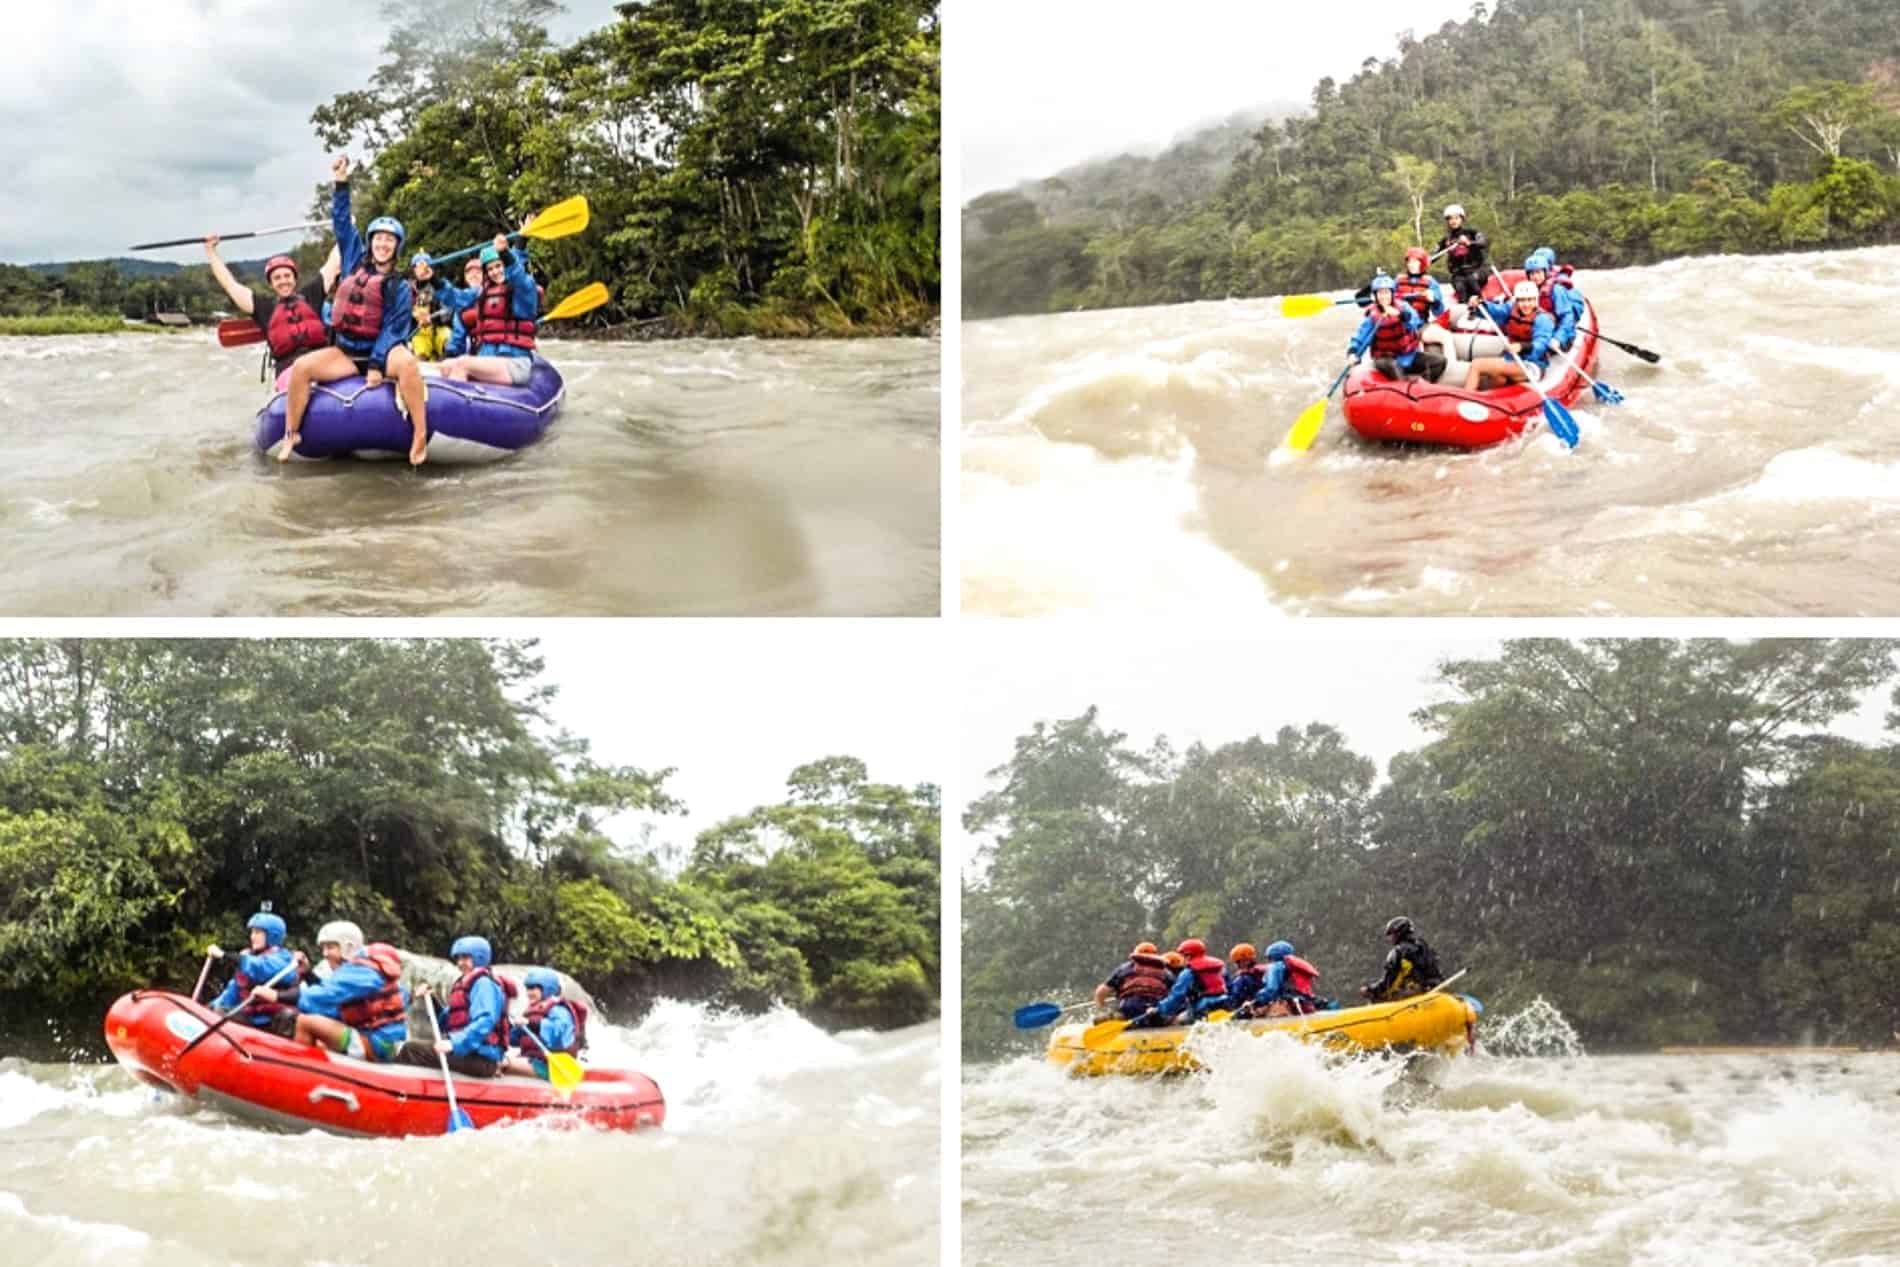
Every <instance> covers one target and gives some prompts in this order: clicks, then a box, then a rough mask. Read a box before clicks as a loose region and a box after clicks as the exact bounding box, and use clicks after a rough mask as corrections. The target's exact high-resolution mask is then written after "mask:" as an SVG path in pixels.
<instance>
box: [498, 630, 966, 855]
mask: <svg viewBox="0 0 1900 1267" xmlns="http://www.w3.org/2000/svg"><path fill="white" fill-rule="evenodd" d="M534 636H536V637H537V638H539V640H540V650H541V654H542V657H543V658H544V659H545V660H546V662H547V671H546V673H545V674H544V675H543V676H544V680H545V681H548V682H551V683H554V684H557V685H559V686H560V688H561V691H560V694H559V695H558V696H557V697H556V699H555V703H554V705H553V707H552V709H551V710H550V711H551V712H552V713H553V715H554V718H555V720H556V721H558V722H559V723H560V724H561V725H562V726H564V727H566V728H567V729H568V730H569V731H571V732H573V733H574V734H577V735H580V736H582V737H583V738H586V739H587V740H589V741H590V742H591V744H592V755H593V756H594V758H595V759H596V760H598V761H600V762H602V763H604V764H617V765H632V766H638V767H640V768H642V769H647V770H653V769H658V768H660V767H664V766H669V765H670V766H677V767H678V773H677V774H675V775H673V776H672V777H671V778H669V779H668V780H667V783H666V787H667V789H668V790H669V791H670V792H672V793H673V795H675V796H677V797H678V798H680V799H681V800H683V801H685V802H686V804H687V807H688V809H689V811H690V813H689V814H688V815H687V816H686V817H685V818H683V819H682V818H679V817H677V816H670V815H669V816H664V817H653V818H652V819H651V821H653V822H654V823H656V824H657V825H658V834H657V836H656V838H655V839H656V843H657V842H670V843H673V844H683V845H685V846H687V847H688V848H690V847H691V844H692V839H693V837H694V835H696V834H697V833H698V832H700V831H703V830H704V829H706V828H708V827H711V826H713V825H714V824H715V823H717V822H719V821H720V820H722V819H725V818H729V817H731V816H733V815H735V814H743V813H745V812H747V811H748V810H751V809H754V808H756V807H757V806H760V805H769V804H772V803H774V802H776V801H779V800H782V799H783V797H784V792H785V776H786V775H788V774H790V773H791V772H792V769H793V768H794V767H795V766H799V765H802V764H804V763H805V762H807V761H815V760H817V759H819V758H820V757H828V756H853V757H857V758H859V759H861V760H862V761H864V763H865V764H866V765H867V766H868V767H869V772H870V777H871V778H872V779H873V780H874V781H876V782H879V783H900V784H914V783H926V782H928V783H938V784H941V783H942V782H943V777H944V776H943V770H944V767H945V765H946V763H947V762H948V760H949V755H950V753H951V751H952V743H951V738H950V736H951V730H950V727H949V725H947V724H946V723H945V722H944V720H943V718H944V716H945V712H946V710H947V709H948V708H949V698H948V696H947V695H946V694H945V693H944V691H943V687H942V682H943V674H941V673H938V672H933V671H929V670H928V669H927V667H920V666H928V665H929V664H931V663H932V662H934V661H935V660H937V659H939V658H941V657H942V656H943V655H944V654H945V650H946V645H947V644H946V643H945V642H944V640H943V638H942V636H941V630H940V628H939V627H938V624H937V622H935V621H846V622H838V621H787V620H764V621H761V620H733V621H585V622H570V623H567V624H563V625H562V626H561V627H559V628H558V629H556V630H555V631H554V632H552V633H549V632H544V631H542V630H539V629H537V630H535V631H534ZM637 830H638V822H637V821H631V822H616V823H615V824H613V827H612V830H610V832H609V834H610V835H612V836H613V837H614V838H615V839H616V840H620V841H621V842H622V843H629V842H631V841H632V840H633V839H634V838H635V836H636V835H637Z"/></svg>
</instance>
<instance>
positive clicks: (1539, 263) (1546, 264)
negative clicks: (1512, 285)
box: [1524, 251, 1550, 273]
mask: <svg viewBox="0 0 1900 1267" xmlns="http://www.w3.org/2000/svg"><path fill="white" fill-rule="evenodd" d="M1524 271H1525V272H1527V273H1548V272H1549V271H1550V261H1549V260H1546V259H1545V258H1544V253H1543V252H1542V251H1539V252H1538V253H1537V254H1535V255H1533V256H1531V257H1530V258H1529V259H1527V260H1525V261H1524Z"/></svg>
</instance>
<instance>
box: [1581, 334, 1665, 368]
mask: <svg viewBox="0 0 1900 1267" xmlns="http://www.w3.org/2000/svg"><path fill="white" fill-rule="evenodd" d="M1597 338H1599V339H1601V340H1602V341H1603V342H1605V343H1607V344H1609V345H1610V346H1611V347H1613V348H1622V349H1623V350H1624V351H1625V352H1628V353H1629V354H1630V355H1631V356H1640V357H1642V358H1643V359H1644V360H1645V361H1648V362H1649V363H1650V364H1651V365H1657V364H1660V363H1661V361H1662V353H1660V352H1651V351H1650V350H1649V349H1648V348H1639V347H1637V346H1636V345H1635V344H1634V343H1625V342H1623V340H1621V339H1612V338H1611V337H1610V336H1609V335H1607V334H1605V333H1603V331H1601V330H1599V331H1597Z"/></svg>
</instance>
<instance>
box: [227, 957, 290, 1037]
mask: <svg viewBox="0 0 1900 1267" xmlns="http://www.w3.org/2000/svg"><path fill="white" fill-rule="evenodd" d="M269 984H270V979H269V978H268V977H267V978H265V979H264V980H262V981H253V980H251V974H250V973H248V972H246V971H244V960H243V959H241V958H240V959H239V960H238V970H237V987H238V999H239V1001H240V1002H242V1001H243V1000H245V999H248V998H250V997H251V990H252V989H253V988H255V987H257V986H260V985H269ZM291 984H292V985H295V984H296V982H295V981H292V982H291ZM295 1010H296V1009H295V1008H294V1007H293V1006H292V1005H290V1004H287V1003H282V1002H277V1003H266V1002H264V1000H262V999H257V1000H254V1001H253V1002H252V1003H251V1011H250V1014H251V1016H252V1018H253V1022H252V1023H253V1024H261V1023H263V1022H264V1021H266V1020H268V1019H269V1018H271V1017H273V1016H275V1015H277V1014H278V1013H279V1012H289V1011H295Z"/></svg>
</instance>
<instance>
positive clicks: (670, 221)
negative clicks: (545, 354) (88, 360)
mask: <svg viewBox="0 0 1900 1267" xmlns="http://www.w3.org/2000/svg"><path fill="white" fill-rule="evenodd" d="M560 8H561V6H559V5H558V4H555V3H552V2H551V0H486V2H485V3H482V4H479V5H465V4H458V5H424V6H421V7H420V9H418V10H392V13H410V14H412V16H410V17H408V19H407V20H406V21H403V22H401V23H400V24H399V25H397V26H396V27H395V28H394V29H393V30H392V31H391V33H390V35H389V38H388V40H387V42H386V43H385V45H384V47H383V54H382V60H381V63H380V64H379V65H378V66H377V68H376V70H375V72H374V74H373V75H372V76H371V77H370V80H369V82H368V83H366V84H365V85H364V86H363V87H362V88H360V89H357V90H354V91H350V92H346V93H343V94H341V95H339V96H337V97H336V98H335V99H334V100H332V101H329V102H327V103H324V104H322V105H320V106H318V107H317V108H316V110H315V112H314V113H313V115H312V116H311V122H312V123H313V124H314V125H315V128H316V132H317V135H318V136H319V137H320V138H321V139H322V141H323V143H324V144H325V145H326V146H327V147H329V148H330V149H331V150H333V151H334V152H346V151H347V152H349V153H352V154H353V155H364V154H367V155H368V164H369V165H368V168H367V170H359V171H358V172H357V173H356V174H355V175H354V177H353V194H354V202H355V211H356V214H357V218H358V221H359V222H360V223H367V221H368V219H369V218H370V217H371V216H375V215H393V216H396V217H397V218H399V219H400V220H402V221H403V224H404V226H405V227H406V228H407V229H408V232H409V239H408V246H407V248H406V250H407V251H411V252H413V251H415V250H429V251H434V252H436V253H438V254H442V253H446V252H448V251H451V250H456V249H459V248H462V247H465V246H468V245H470V244H471V243H478V242H480V241H482V240H483V239H485V238H488V237H492V236H493V235H494V234H495V233H496V232H497V231H498V230H499V229H503V228H506V229H509V230H513V229H514V228H516V227H517V226H518V225H519V224H520V223H521V221H522V220H523V219H524V218H525V217H527V216H528V215H530V214H532V213H534V212H535V211H538V210H540V209H542V208H544V207H548V206H551V205H553V204H554V203H557V202H560V201H562V200H563V199H565V198H569V197H571V196H573V195H576V194H582V195H585V196H586V198H587V200H588V203H589V206H590V207H591V209H592V223H591V225H590V227H589V228H588V229H587V231H586V232H585V233H582V234H579V235H577V236H574V237H568V238H563V239H560V240H558V241H547V242H537V243H534V244H532V251H531V258H532V261H533V267H534V270H535V272H536V273H537V274H539V276H540V278H541V280H542V281H543V282H544V283H545V284H546V287H547V291H548V294H549V298H550V302H551V303H552V302H558V301H559V300H560V299H561V298H562V297H564V296H566V295H567V294H569V293H571V292H573V291H575V290H578V289H579V288H580V287H582V286H584V285H586V284H588V283H590V282H595V281H599V282H604V283H605V284H606V285H607V287H608V289H609V291H610V292H611V294H612V302H611V303H610V304H609V306H608V307H607V308H605V309H602V310H600V311H599V312H597V313H595V314H593V316H591V317H590V318H589V319H588V323H590V324H595V325H600V324H620V325H626V324H629V323H638V324H639V325H640V326H641V327H642V328H644V329H646V330H648V331H649V332H651V331H652V330H653V329H654V328H655V327H658V328H660V329H661V330H662V331H663V332H665V333H671V334H700V335H743V334H751V335H766V336H776V335H807V334H823V335H849V334H911V333H918V332H920V331H922V330H923V329H924V328H925V327H926V326H927V325H928V323H929V322H930V321H931V320H932V319H933V318H934V317H935V316H936V313H937V304H938V300H939V293H940V276H939V270H940V266H941V252H940V244H939V232H938V222H939V217H940V206H941V202H942V190H941V185H940V176H939V170H940V165H941V164H940V151H941V138H940V112H941V107H940V95H941V75H940V69H939V43H940V41H939V28H938V18H937V5H936V3H935V0H636V2H635V3H629V4H623V5H620V6H618V11H619V13H620V14H621V17H620V19H619V20H618V21H616V22H614V23H612V24H610V25H607V26H604V27H601V28H600V29H598V30H595V31H593V32H591V33H589V34H587V35H585V36H583V37H582V38H581V39H579V40H577V41H575V42H574V43H573V44H571V45H568V46H565V47H562V46H558V45H556V44H554V43H552V42H551V41H550V39H549V37H548V35H547V32H546V30H545V28H544V27H543V25H542V23H543V22H544V21H545V19H547V18H548V17H549V16H551V15H553V14H554V13H557V12H559V11H560ZM360 161H361V160H360V159H359V162H360ZM311 179H312V183H313V185H314V184H315V183H316V182H317V181H319V180H323V181H326V182H327V179H328V178H327V176H325V175H324V173H323V172H322V171H321V170H317V171H312V172H311ZM311 218H312V219H313V220H328V218H329V200H328V185H327V183H326V184H325V185H324V186H323V189H322V191H321V193H319V194H317V195H316V196H315V198H314V199H313V202H312V215H311ZM209 227H215V226H209ZM327 250H328V245H327V240H326V242H324V243H322V244H319V243H316V242H312V243H309V244H306V245H304V246H303V247H301V248H298V249H297V250H296V251H295V252H294V253H295V254H297V255H298V257H299V260H300V262H301V263H303V264H304V265H305V267H306V269H307V270H308V269H314V267H315V266H316V265H317V264H319V263H321V261H322V258H323V256H324V254H325V253H326V252H327ZM259 284H261V282H260V283H259ZM160 296H162V297H163V302H168V303H171V304H173V305H174V306H175V308H176V309H178V310H182V311H185V312H187V313H189V314H191V315H192V316H194V317H199V318H203V317H208V316H209V314H210V313H212V312H214V311H217V310H219V309H222V308H225V307H228V302H227V301H226V299H225V298H224V295H223V293H222V292H221V291H220V290H218V288H217V285H216V283H215V282H214V281H213V280H212V279H211V277H210V272H209V270H208V269H207V268H204V267H202V266H197V267H193V268H188V269H185V270H183V271H182V272H180V273H178V274H175V275H174V276H172V277H169V278H163V279H149V278H139V279H135V278H129V277H126V276H124V275H123V274H122V273H121V272H120V270H119V269H118V268H117V267H116V266H114V265H112V264H111V263H110V262H97V263H94V264H91V265H89V266H87V267H85V268H84V269H69V270H68V272H67V274H66V276H65V277H50V276H45V275H42V274H39V273H34V272H30V271H29V270H25V269H19V268H14V267H11V266H0V316H15V315H24V314H41V313H48V312H53V311H60V310H65V309H67V308H78V309H82V310H87V311H91V312H95V313H108V314H112V313H120V312H123V313H124V314H125V315H127V316H135V317H136V316H149V315H150V310H151V308H152V306H153V304H152V301H153V299H154V298H156V297H160Z"/></svg>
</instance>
